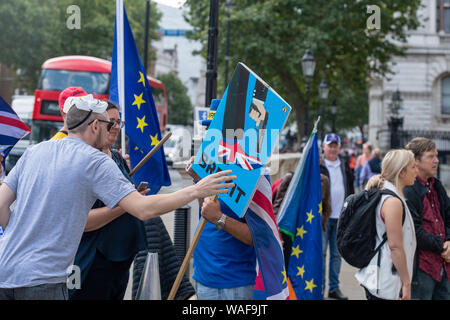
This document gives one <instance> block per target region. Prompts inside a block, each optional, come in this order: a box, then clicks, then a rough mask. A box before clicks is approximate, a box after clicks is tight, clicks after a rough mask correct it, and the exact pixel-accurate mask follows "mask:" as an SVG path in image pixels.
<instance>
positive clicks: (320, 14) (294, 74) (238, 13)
mask: <svg viewBox="0 0 450 320" xmlns="http://www.w3.org/2000/svg"><path fill="white" fill-rule="evenodd" d="M209 2H210V1H209V0H187V2H186V4H185V6H186V7H187V9H188V12H187V15H186V19H187V20H188V21H189V22H190V23H191V24H192V25H193V26H194V33H193V36H192V37H193V38H195V39H199V40H201V41H202V42H203V44H204V47H203V51H202V54H203V56H205V57H206V50H207V36H208V19H209ZM233 2H234V7H233V9H232V11H231V17H230V39H231V41H230V54H229V56H230V66H231V68H232V67H233V66H234V65H236V63H237V62H239V61H242V62H244V63H245V64H246V65H248V66H249V67H250V68H251V69H252V70H254V71H255V72H256V73H257V74H258V75H260V76H261V77H262V78H263V79H264V80H265V81H267V82H268V83H269V84H270V85H271V86H272V87H273V88H274V89H275V90H276V91H277V92H278V93H279V94H280V95H281V96H282V97H284V98H285V99H286V101H287V102H288V103H289V104H290V105H291V106H292V107H293V112H292V115H291V116H290V117H295V121H296V122H297V126H298V128H299V130H298V131H299V138H300V139H301V138H302V136H303V124H304V116H305V79H304V77H303V74H302V66H301V58H302V56H303V55H304V53H305V51H306V49H307V48H308V47H310V48H311V50H312V52H313V55H314V57H315V59H316V71H315V74H314V79H313V81H312V83H311V90H312V91H311V99H310V106H311V110H310V115H311V119H310V124H311V125H310V129H312V120H313V116H315V115H316V114H317V110H316V109H315V108H316V107H317V106H319V105H320V101H318V98H317V95H318V92H317V88H318V85H319V83H320V81H321V79H322V78H325V79H326V81H327V83H328V86H329V87H330V95H329V101H332V100H333V99H336V101H337V104H338V106H339V109H338V122H337V123H338V125H339V126H340V128H341V129H345V128H352V127H355V126H359V127H362V126H363V125H364V123H366V122H367V114H368V103H367V90H368V87H369V79H370V77H373V76H382V77H384V76H388V75H389V73H390V65H389V61H390V60H391V58H392V57H393V56H400V55H403V54H404V50H405V48H404V47H402V46H401V44H402V43H404V42H405V41H406V31H407V30H408V29H410V30H411V29H416V28H417V27H418V26H419V25H420V23H419V20H418V16H417V10H418V8H419V7H420V0H396V1H391V0H384V1H381V0H360V1H354V0H334V1H329V0H314V1H310V0H283V1H280V0H265V1H261V0H245V1H233ZM221 3H224V2H221ZM368 5H377V6H379V8H380V18H381V28H380V29H374V30H368V29H367V20H368V19H369V18H370V16H371V14H368V13H367V7H368ZM219 17H220V26H219V29H220V34H219V78H222V77H223V72H224V53H225V45H226V44H225V43H226V33H225V30H226V20H227V19H226V11H225V6H223V5H222V6H221V7H220V13H219ZM399 44H400V45H399ZM218 83H219V88H218V91H219V92H222V93H223V91H224V88H223V87H220V85H221V84H222V83H223V81H222V80H220V79H219V81H218ZM328 105H329V103H328ZM344 115H345V117H344ZM347 115H348V116H347ZM328 119H330V117H328Z"/></svg>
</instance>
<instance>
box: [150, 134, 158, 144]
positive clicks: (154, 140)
mask: <svg viewBox="0 0 450 320" xmlns="http://www.w3.org/2000/svg"><path fill="white" fill-rule="evenodd" d="M150 138H151V139H152V146H156V145H157V144H158V142H159V140H158V134H155V135H154V136H152V135H150Z"/></svg>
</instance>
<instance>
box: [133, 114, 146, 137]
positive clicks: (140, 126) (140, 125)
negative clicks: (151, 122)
mask: <svg viewBox="0 0 450 320" xmlns="http://www.w3.org/2000/svg"><path fill="white" fill-rule="evenodd" d="M137 121H138V125H137V127H136V129H141V132H142V133H144V127H146V126H148V124H147V123H145V116H143V117H142V118H141V119H139V118H137Z"/></svg>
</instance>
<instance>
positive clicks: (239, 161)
mask: <svg viewBox="0 0 450 320" xmlns="http://www.w3.org/2000/svg"><path fill="white" fill-rule="evenodd" d="M218 155H219V161H222V162H224V163H227V164H228V163H234V164H236V165H238V166H240V167H241V168H243V169H245V170H254V169H258V168H260V167H262V162H261V160H260V159H259V158H258V157H252V156H249V155H248V154H246V153H245V151H244V150H243V149H242V147H241V146H240V144H239V142H237V141H236V142H235V143H234V144H233V145H231V144H228V143H226V142H225V141H224V140H220V144H219V152H218Z"/></svg>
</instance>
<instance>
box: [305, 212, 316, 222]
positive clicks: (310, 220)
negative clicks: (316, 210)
mask: <svg viewBox="0 0 450 320" xmlns="http://www.w3.org/2000/svg"><path fill="white" fill-rule="evenodd" d="M306 215H307V216H308V219H306V222H309V223H312V219H313V218H314V215H313V214H312V209H311V211H310V212H307V213H306Z"/></svg>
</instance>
